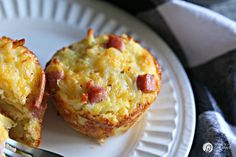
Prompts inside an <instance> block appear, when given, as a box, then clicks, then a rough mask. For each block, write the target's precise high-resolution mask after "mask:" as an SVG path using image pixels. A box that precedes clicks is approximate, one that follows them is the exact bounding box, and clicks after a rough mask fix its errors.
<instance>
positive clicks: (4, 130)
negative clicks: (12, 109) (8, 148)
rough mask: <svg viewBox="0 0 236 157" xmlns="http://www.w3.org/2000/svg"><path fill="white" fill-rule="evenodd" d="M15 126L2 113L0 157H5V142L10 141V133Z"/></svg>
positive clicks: (0, 118) (0, 120)
mask: <svg viewBox="0 0 236 157" xmlns="http://www.w3.org/2000/svg"><path fill="white" fill-rule="evenodd" d="M13 126H14V122H13V121H12V120H11V119H9V118H7V117H6V116H4V115H3V114H1V113H0V157H2V156H4V147H5V141H6V140H7V139H8V131H9V129H10V128H12V127H13Z"/></svg>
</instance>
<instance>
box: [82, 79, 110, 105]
mask: <svg viewBox="0 0 236 157" xmlns="http://www.w3.org/2000/svg"><path fill="white" fill-rule="evenodd" d="M86 87H87V89H88V100H89V102H90V103H91V104H94V103H99V102H101V101H103V100H105V98H106V96H107V91H106V89H104V88H102V87H99V86H98V85H95V84H94V83H93V82H88V83H87V84H86Z"/></svg>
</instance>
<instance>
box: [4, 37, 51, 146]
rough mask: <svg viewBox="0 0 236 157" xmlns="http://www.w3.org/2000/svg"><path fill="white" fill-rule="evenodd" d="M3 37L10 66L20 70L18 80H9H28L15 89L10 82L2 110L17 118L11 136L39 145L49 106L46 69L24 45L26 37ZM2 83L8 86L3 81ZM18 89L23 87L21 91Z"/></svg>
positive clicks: (5, 90) (25, 142)
mask: <svg viewBox="0 0 236 157" xmlns="http://www.w3.org/2000/svg"><path fill="white" fill-rule="evenodd" d="M0 41H1V47H0V51H1V52H2V53H5V52H6V53H7V54H4V55H3V57H5V60H6V62H7V64H12V65H11V66H12V67H11V68H10V69H14V68H15V69H16V70H15V71H19V73H20V74H21V75H20V76H17V77H18V80H16V79H15V80H14V78H9V77H8V79H9V80H8V81H9V82H10V81H11V80H14V81H22V82H23V81H24V82H23V83H25V84H24V85H22V87H20V88H19V89H16V88H15V87H14V86H13V85H12V83H11V84H10V83H8V86H9V87H7V88H5V89H1V90H3V92H5V93H7V94H8V95H7V96H1V99H0V112H1V113H4V114H5V115H6V116H8V117H9V118H11V119H12V120H13V121H14V122H16V127H13V128H12V129H11V130H10V138H13V139H15V140H17V141H20V142H22V143H24V144H26V145H29V146H32V147H38V146H39V144H40V142H41V130H42V122H43V117H44V113H45V110H46V107H47V95H46V94H44V90H45V82H46V80H45V73H44V71H43V69H42V67H41V65H40V63H39V61H38V59H37V57H36V55H35V54H34V53H33V52H32V51H30V50H29V49H27V48H26V47H25V46H24V43H25V40H24V39H21V40H12V39H10V38H8V37H5V36H4V37H2V38H0ZM4 51H5V52H4ZM9 56H13V57H12V58H10V59H13V58H17V57H18V59H16V60H7V57H8V58H9ZM1 64H4V63H1ZM1 66H2V65H1ZM29 68H30V69H29ZM14 74H16V73H14ZM25 74H27V76H26V75H25ZM22 75H24V76H22ZM12 77H14V76H12ZM14 81H12V82H13V84H14V83H15V82H14ZM0 84H1V83H0ZM1 87H2V88H3V87H5V86H4V85H2V86H1ZM25 89H29V92H28V93H27V92H25ZM15 91H20V93H18V92H15ZM14 92H15V93H14ZM9 93H10V94H11V95H10V94H9ZM12 93H13V94H12ZM17 94H18V95H19V96H18V95H17ZM20 94H21V95H20ZM12 95H16V96H12ZM43 97H45V98H43ZM5 98H6V100H5ZM20 98H24V99H25V100H24V99H22V100H21V99H20Z"/></svg>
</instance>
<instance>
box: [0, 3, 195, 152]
mask: <svg viewBox="0 0 236 157" xmlns="http://www.w3.org/2000/svg"><path fill="white" fill-rule="evenodd" d="M0 20H1V22H0V34H1V35H6V36H9V37H11V38H14V39H19V38H25V39H26V41H27V43H26V45H27V47H29V48H30V49H31V50H33V52H34V53H35V54H36V55H37V56H38V57H39V60H40V62H41V64H42V65H43V66H45V63H46V62H47V61H48V60H49V59H50V58H51V56H52V55H53V53H54V52H56V50H58V49H60V48H61V47H63V46H66V45H68V44H70V43H72V42H75V41H78V40H80V39H82V38H83V37H84V36H85V32H86V30H87V29H88V28H89V27H92V28H93V29H95V32H96V33H97V34H101V33H104V32H108V33H117V34H120V33H122V32H124V33H129V34H131V35H133V36H134V37H135V38H136V39H137V40H141V44H142V45H143V46H145V47H147V48H149V49H151V52H152V53H153V54H154V55H155V56H156V57H157V58H158V60H159V62H160V64H161V65H162V68H163V85H162V87H161V92H160V95H159V96H158V99H157V101H156V102H155V103H154V104H153V105H152V107H151V109H150V110H149V111H148V112H147V114H146V116H145V117H144V118H143V119H142V120H141V121H140V122H139V123H138V124H137V125H136V126H135V127H134V128H132V129H131V130H129V131H128V132H127V133H125V134H123V135H121V136H117V137H112V138H110V139H108V140H107V141H106V143H105V144H103V145H99V144H97V143H96V142H95V140H93V139H90V138H88V137H85V136H83V135H81V134H78V133H76V132H75V131H73V130H72V129H71V128H69V127H68V125H67V124H66V123H65V122H64V121H62V119H61V118H60V117H58V116H57V114H56V111H55V110H54V108H53V107H52V105H51V104H49V108H48V110H47V113H46V117H45V123H44V126H45V127H44V130H43V138H42V141H43V142H42V145H41V147H42V148H46V149H49V150H52V151H55V152H58V153H61V154H64V155H65V156H67V157H94V156H96V157H126V156H131V157H154V156H170V157H172V156H175V157H185V156H187V155H188V152H189V150H190V147H191V144H192V140H193V135H194V130H195V104H194V98H193V93H192V89H191V86H190V83H189V80H188V78H187V76H186V74H185V72H184V70H183V68H182V66H181V64H180V63H179V61H178V60H177V58H176V57H175V55H174V54H173V53H172V51H171V50H170V49H169V48H168V46H167V45H166V44H165V43H164V42H163V41H162V40H161V39H160V38H159V37H158V36H157V35H156V34H155V33H154V32H152V31H151V30H150V29H149V28H148V27H146V26H145V25H144V24H142V23H141V22H139V21H138V20H136V19H135V18H133V17H131V16H130V15H128V14H126V13H124V12H122V11H120V10H118V9H117V8H114V7H112V6H110V5H108V4H106V3H105V2H100V1H93V2H91V1H77V2H75V3H72V2H68V1H65V0H0Z"/></svg>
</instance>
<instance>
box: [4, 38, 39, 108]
mask: <svg viewBox="0 0 236 157" xmlns="http://www.w3.org/2000/svg"><path fill="white" fill-rule="evenodd" d="M23 44H24V41H13V40H11V39H9V38H6V37H2V38H0V100H1V101H3V102H5V103H9V104H14V106H15V107H17V108H18V109H20V108H21V106H22V105H23V104H25V103H26V100H27V96H28V95H29V94H30V93H31V92H32V91H31V90H32V88H33V87H34V86H35V83H36V76H37V73H38V72H39V71H40V66H38V65H37V64H36V63H37V59H36V57H35V56H34V55H33V54H32V53H31V52H30V51H29V50H28V49H27V48H25V47H24V46H23Z"/></svg>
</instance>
